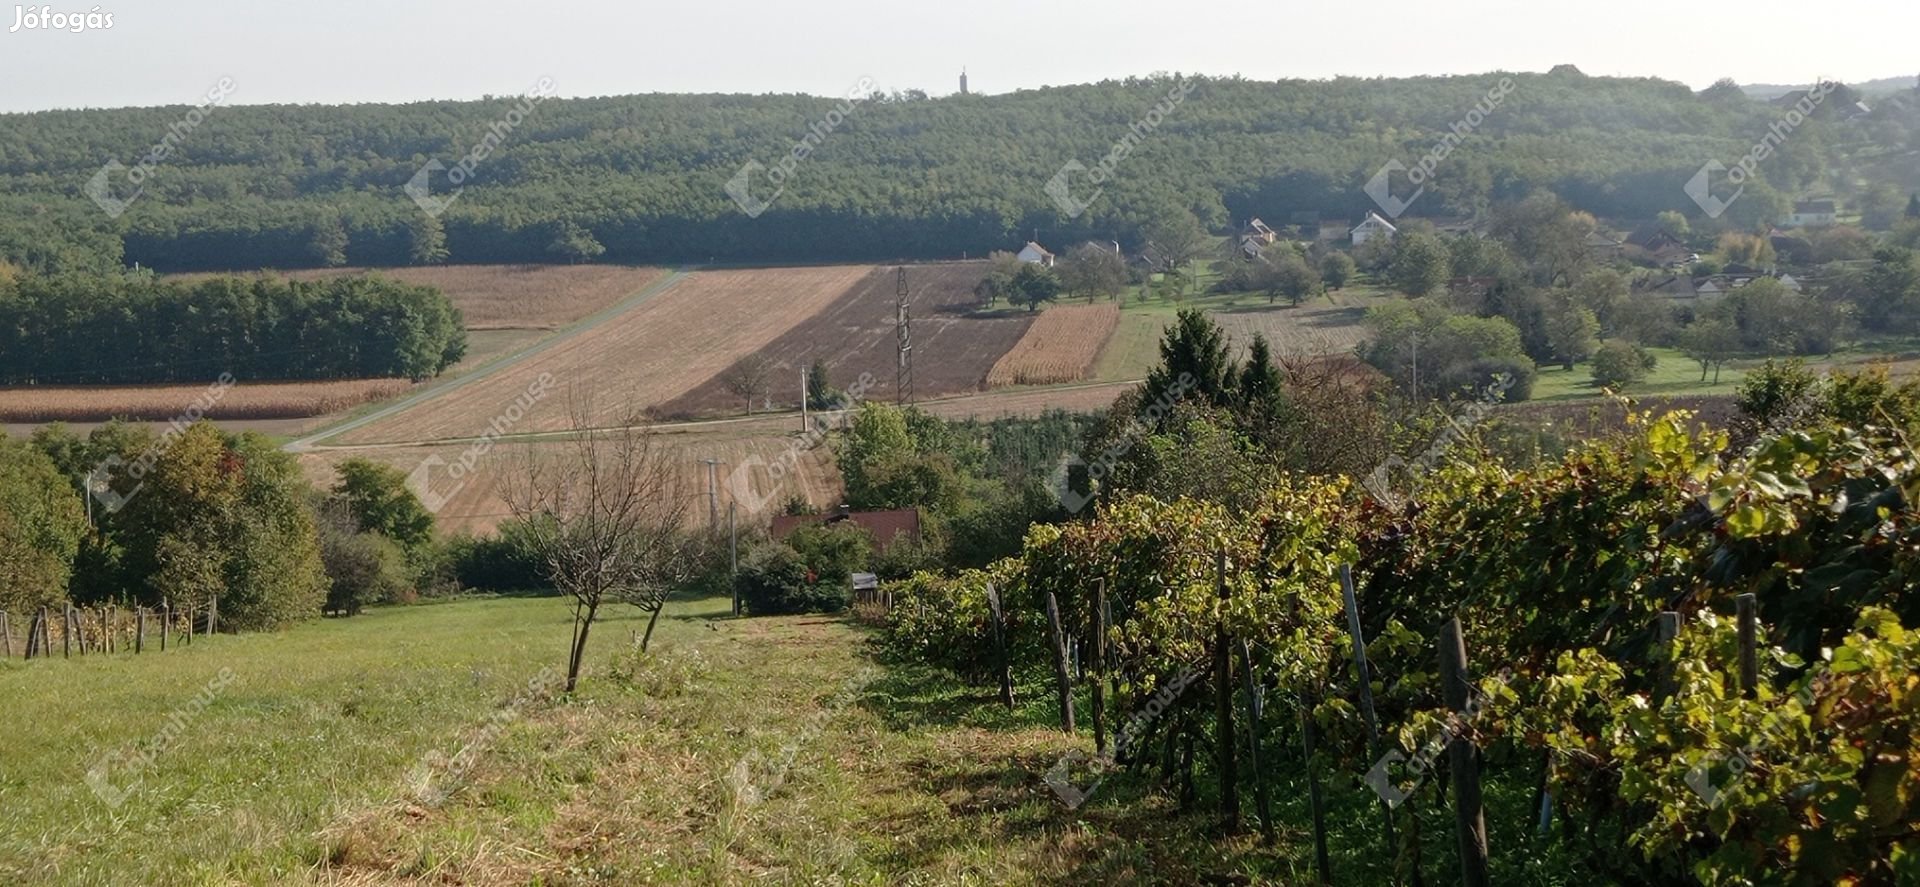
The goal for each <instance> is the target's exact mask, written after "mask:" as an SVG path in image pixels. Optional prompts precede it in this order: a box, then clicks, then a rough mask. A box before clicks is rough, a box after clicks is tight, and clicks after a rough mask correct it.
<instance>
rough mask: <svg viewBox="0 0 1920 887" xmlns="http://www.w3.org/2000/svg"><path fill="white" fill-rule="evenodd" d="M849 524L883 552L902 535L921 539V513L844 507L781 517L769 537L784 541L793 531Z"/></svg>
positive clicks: (905, 509)
mask: <svg viewBox="0 0 1920 887" xmlns="http://www.w3.org/2000/svg"><path fill="white" fill-rule="evenodd" d="M841 523H852V524H853V525H854V526H857V527H860V528H861V529H864V530H866V531H867V535H869V536H872V537H873V544H874V548H875V549H877V550H879V551H886V550H887V549H888V548H889V547H891V546H892V545H893V543H894V540H895V539H896V538H898V537H899V536H900V535H901V534H903V533H904V534H906V536H907V538H909V539H918V538H920V512H919V510H917V509H913V508H896V509H893V510H891V511H851V510H849V509H847V508H846V507H845V506H841V507H840V508H836V509H834V510H833V511H830V512H827V513H826V514H782V515H776V516H774V518H773V527H772V534H773V538H774V539H785V538H787V537H788V536H790V535H792V534H793V531H794V530H797V529H800V528H801V527H805V526H812V525H815V524H827V525H828V526H832V525H835V524H841Z"/></svg>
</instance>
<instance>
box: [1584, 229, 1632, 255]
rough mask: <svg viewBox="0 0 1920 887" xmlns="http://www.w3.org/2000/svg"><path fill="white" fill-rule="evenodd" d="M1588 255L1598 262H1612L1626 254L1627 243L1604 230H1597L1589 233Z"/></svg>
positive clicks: (1587, 241)
mask: <svg viewBox="0 0 1920 887" xmlns="http://www.w3.org/2000/svg"><path fill="white" fill-rule="evenodd" d="M1586 247H1587V255H1588V256H1590V257H1592V259H1593V260H1594V261H1596V262H1611V261H1613V260H1614V259H1618V258H1620V257H1622V256H1624V255H1626V251H1627V248H1626V244H1624V243H1621V242H1620V241H1618V240H1615V239H1614V238H1613V236H1612V235H1610V234H1608V233H1606V232H1604V231H1595V232H1593V233H1591V234H1588V235H1587V239H1586Z"/></svg>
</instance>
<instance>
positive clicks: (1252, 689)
mask: <svg viewBox="0 0 1920 887" xmlns="http://www.w3.org/2000/svg"><path fill="white" fill-rule="evenodd" d="M1240 680H1241V682H1242V683H1243V684H1244V685H1245V687H1246V691H1247V767H1248V769H1250V770H1252V771H1253V802H1254V805H1255V806H1256V807H1257V808H1258V809H1259V811H1260V834H1261V836H1262V837H1263V838H1265V839H1266V842H1267V843H1268V844H1272V843H1273V842H1274V823H1273V803H1272V800H1271V799H1270V798H1269V796H1268V794H1267V780H1266V774H1265V773H1262V772H1261V770H1260V736H1261V730H1260V722H1261V720H1262V719H1264V717H1265V715H1266V708H1267V706H1266V701H1265V700H1264V699H1263V698H1261V696H1260V680H1259V678H1257V677H1256V676H1255V675H1254V671H1253V645H1252V644H1249V643H1247V640H1246V639H1245V638H1241V639H1240ZM1301 716H1302V717H1303V718H1304V717H1305V713H1304V712H1303V713H1302V715H1301ZM1307 757H1308V758H1309V759H1311V758H1312V757H1313V749H1312V748H1311V747H1309V748H1308V749H1307ZM1308 767H1309V768H1311V767H1312V764H1311V763H1309V764H1308ZM1312 785H1313V795H1312V800H1313V802H1314V810H1315V811H1316V812H1317V811H1319V809H1320V782H1319V781H1318V780H1317V779H1316V780H1315V781H1314V782H1313V783H1312ZM1321 824H1322V825H1324V824H1325V822H1324V820H1323V821H1322V823H1321ZM1316 834H1317V837H1318V838H1319V841H1320V846H1321V847H1322V848H1324V847H1325V844H1326V832H1325V830H1324V829H1322V830H1321V831H1319V832H1317V833H1316ZM1321 877H1322V879H1325V878H1326V874H1325V873H1324V872H1323V873H1322V874H1321Z"/></svg>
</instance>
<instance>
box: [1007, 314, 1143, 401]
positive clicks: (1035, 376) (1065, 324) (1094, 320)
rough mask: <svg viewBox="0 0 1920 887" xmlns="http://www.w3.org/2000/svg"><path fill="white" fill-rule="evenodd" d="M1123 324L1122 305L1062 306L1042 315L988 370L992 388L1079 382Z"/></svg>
mask: <svg viewBox="0 0 1920 887" xmlns="http://www.w3.org/2000/svg"><path fill="white" fill-rule="evenodd" d="M1119 325H1120V306H1119V305H1115V304H1113V303H1111V302H1109V303H1107V304H1096V305H1061V306H1058V307H1054V308H1049V309H1047V310H1046V311H1044V312H1042V313H1041V314H1040V317H1039V319H1038V320H1035V321H1034V322H1033V325H1032V326H1030V327H1027V332H1026V335H1023V336H1021V337H1020V341H1019V342H1017V343H1015V344H1014V346H1013V349H1012V350H1010V351H1008V352H1007V353H1006V354H1004V355H1001V357H1000V360H999V361H997V362H995V363H994V365H993V369H992V370H989V371H988V372H987V387H988V388H1004V387H1006V386H1008V385H1052V384H1056V383H1060V382H1078V381H1080V380H1081V379H1083V378H1085V377H1086V375H1087V371H1089V370H1091V369H1093V362H1094V360H1095V359H1097V358H1098V357H1099V356H1100V349H1101V348H1102V347H1103V346H1105V345H1106V343H1107V339H1108V338H1110V337H1111V336H1112V335H1113V330H1114V328H1115V327H1117V326H1119Z"/></svg>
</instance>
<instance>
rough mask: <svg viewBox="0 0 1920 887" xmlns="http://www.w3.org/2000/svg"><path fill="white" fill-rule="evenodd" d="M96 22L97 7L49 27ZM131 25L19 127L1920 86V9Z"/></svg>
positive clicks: (664, 15)
mask: <svg viewBox="0 0 1920 887" xmlns="http://www.w3.org/2000/svg"><path fill="white" fill-rule="evenodd" d="M43 7H45V8H49V9H50V10H51V11H53V12H61V13H65V12H86V11H88V10H90V9H93V8H96V7H95V6H94V4H92V3H90V2H89V3H86V4H82V3H79V2H67V3H44V4H41V5H36V6H34V7H31V8H32V9H34V10H36V11H37V10H39V9H41V8H43ZM97 8H98V9H99V10H100V11H101V12H103V13H104V12H110V13H112V14H113V26H112V28H111V29H108V30H101V31H85V32H82V33H77V34H76V33H70V32H56V31H48V30H28V29H25V28H22V29H20V30H17V31H11V30H10V29H12V28H14V26H15V24H16V22H17V21H19V20H20V19H21V15H20V12H19V8H18V7H13V6H12V5H11V4H0V17H4V21H0V84H5V85H4V86H3V87H0V110H5V111H20V110H37V109H44V108H61V107H82V106H86V107H102V106H122V105H157V104H183V103H188V102H191V101H195V100H197V98H198V97H199V96H200V95H202V94H204V93H205V92H206V91H207V89H208V87H209V86H211V85H212V84H213V83H215V82H216V81H218V80H219V79H220V78H221V77H223V76H224V77H232V78H233V79H234V82H235V85H236V90H235V92H234V94H233V97H232V99H231V101H233V102H235V103H245V104H254V103H261V102H365V101H380V102H391V101H405V100H411V99H424V98H473V97H478V96H480V95H483V94H487V93H492V94H495V95H507V94H514V93H519V92H522V91H524V90H526V89H527V88H528V87H529V86H530V85H531V84H532V83H533V82H534V81H535V80H536V79H537V78H539V77H541V76H548V77H552V78H553V80H554V83H555V85H556V86H557V90H556V91H557V93H558V94H560V95H564V96H581V95H614V94H624V93H636V92H752V93H762V92H807V93H814V94H820V95H827V94H841V93H844V92H846V91H847V90H848V89H850V88H851V87H852V86H853V84H854V83H856V82H857V81H858V80H859V79H860V78H861V77H872V78H873V79H874V81H875V83H876V84H877V85H878V86H880V87H881V88H883V89H887V90H894V89H907V88H918V89H924V90H926V91H927V92H928V93H930V94H933V95H944V94H946V93H949V92H952V91H954V89H955V88H956V81H955V77H956V75H958V74H959V72H960V68H961V66H963V65H964V66H966V68H967V69H968V72H969V74H970V75H971V77H972V81H973V88H974V90H975V91H977V92H1006V91H1009V90H1014V89H1021V88H1025V87H1034V86H1041V85H1049V84H1065V83H1083V82H1088V81H1093V80H1099V79H1102V78H1107V77H1121V76H1125V75H1128V74H1146V73H1151V72H1153V71H1186V72H1201V73H1207V74H1235V73H1238V74H1242V75H1245V76H1247V77H1250V78H1255V79H1275V78H1281V77H1308V78H1319V77H1330V76H1335V75H1341V74H1348V75H1359V76H1374V75H1384V76H1401V75H1413V74H1442V73H1469V72H1479V71H1488V70H1494V69H1505V70H1521V71H1545V70H1547V69H1548V68H1551V67H1552V66H1554V65H1556V64H1560V63H1563V62H1566V63H1572V64H1574V65H1578V66H1579V67H1580V68H1581V69H1582V70H1584V71H1586V72H1587V73H1589V74H1622V75H1652V76H1659V77H1665V78H1669V79H1675V80H1680V81H1683V82H1686V83H1688V84H1691V85H1693V86H1695V87H1696V88H1697V87H1702V86H1705V85H1707V84H1709V83H1711V82H1713V81H1714V80H1716V79H1718V78H1720V77H1733V78H1735V79H1737V80H1739V81H1741V82H1743V83H1748V82H1808V81H1812V80H1814V79H1815V78H1819V77H1827V78H1834V79H1839V80H1864V79H1872V78H1878V77H1888V76H1894V75H1912V74H1915V73H1920V54H1917V53H1915V52H1913V49H1912V47H1913V42H1912V38H1913V35H1914V34H1915V33H1916V32H1920V3H1915V2H1912V0H1872V2H1868V0H1827V2H1822V3H1815V4H1809V3H1804V2H1793V3H1789V2H1785V0H1755V2H1727V0H1712V2H1706V3H1700V2H1695V3H1685V2H1672V0H1660V2H1656V0H1612V2H1608V3H1593V2H1579V3H1575V2H1570V0H1454V2H1449V3H1434V2H1413V0H1370V2H1343V3H1326V2H1314V3H1303V2H1293V0H1264V2H1254V3H1191V2H1179V3H1175V2H1152V0H1105V2H1100V3H1092V2H1072V3H1059V2H1054V3H1049V2H1046V0H1022V2H1013V0H973V2H941V3H924V2H921V3H897V2H896V3H889V2H878V0H809V2H806V3H775V2H766V0H706V2H700V0H692V2H689V0H676V2H671V3H667V2H652V0H634V2H618V0H575V2H566V0H558V2H516V3H508V2H502V0H379V2H375V0H322V2H288V0H259V2H255V3H247V2H241V0H102V2H101V3H99V4H98V6H97Z"/></svg>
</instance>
